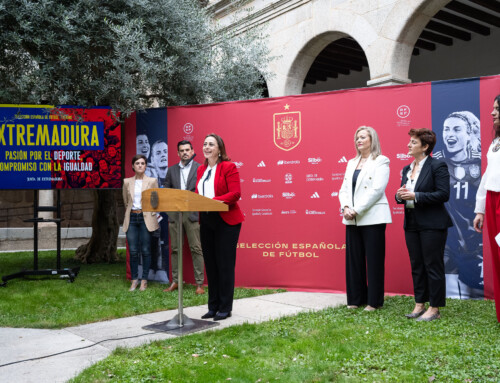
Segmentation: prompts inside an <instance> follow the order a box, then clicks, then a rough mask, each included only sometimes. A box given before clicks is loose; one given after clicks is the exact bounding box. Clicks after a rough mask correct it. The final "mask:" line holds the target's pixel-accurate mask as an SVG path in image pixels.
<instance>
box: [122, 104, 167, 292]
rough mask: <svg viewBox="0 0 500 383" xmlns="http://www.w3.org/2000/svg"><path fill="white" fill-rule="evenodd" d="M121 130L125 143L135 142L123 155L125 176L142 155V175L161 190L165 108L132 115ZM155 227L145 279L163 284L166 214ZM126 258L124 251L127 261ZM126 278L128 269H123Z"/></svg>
mask: <svg viewBox="0 0 500 383" xmlns="http://www.w3.org/2000/svg"><path fill="white" fill-rule="evenodd" d="M125 127H126V131H127V132H128V141H130V142H131V143H135V145H132V146H131V150H129V151H128V152H127V155H126V166H125V169H126V170H125V174H126V176H127V177H132V176H133V175H134V172H133V171H132V163H131V161H132V157H133V156H134V155H136V154H143V155H145V156H146V158H147V169H146V175H147V176H149V177H154V178H157V180H158V186H159V187H163V182H164V180H165V176H166V174H167V169H168V145H167V131H168V129H167V109H165V108H163V109H147V110H144V111H139V112H134V113H133V114H132V116H131V117H130V118H129V119H128V120H127V122H126V125H125ZM159 224H160V229H159V230H157V231H155V232H153V234H152V235H153V241H152V248H151V257H152V258H151V267H150V270H149V275H148V280H154V281H158V282H162V283H167V282H168V281H169V278H168V275H169V258H168V257H169V254H168V252H169V251H168V249H169V246H168V245H169V243H168V217H167V214H165V213H161V214H160V217H159ZM128 256H129V254H128V252H127V259H128ZM127 263H128V262H127ZM127 266H128V265H127ZM141 273H142V262H141V264H140V265H139V275H141ZM127 276H128V277H130V270H129V268H127Z"/></svg>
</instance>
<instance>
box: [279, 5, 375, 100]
mask: <svg viewBox="0 0 500 383" xmlns="http://www.w3.org/2000/svg"><path fill="white" fill-rule="evenodd" d="M342 37H352V38H353V39H354V40H356V41H357V42H358V44H359V45H360V46H361V48H362V49H363V51H364V52H365V55H366V56H367V60H368V66H369V70H370V71H371V67H372V65H371V62H372V60H371V58H370V57H369V56H368V54H367V48H368V47H369V46H370V44H373V42H374V41H375V40H376V39H377V32H376V31H375V29H374V28H373V26H372V25H371V24H370V23H369V22H368V21H367V20H366V19H364V18H363V17H362V16H360V15H358V14H356V13H354V12H351V11H347V10H333V11H332V12H331V13H330V14H328V13H326V12H325V13H321V12H318V13H317V14H314V25H309V27H308V28H304V29H300V30H297V31H294V36H292V37H291V39H296V41H299V42H302V44H297V46H300V49H298V50H296V51H292V52H286V54H285V55H284V56H283V57H282V59H281V60H279V61H280V62H279V66H281V67H282V68H285V72H284V73H283V69H281V70H279V69H278V70H277V71H275V73H278V75H277V76H276V77H277V78H276V81H274V82H273V84H272V85H273V86H270V92H271V96H273V95H292V94H300V93H301V91H302V85H303V82H304V79H305V76H306V75H307V72H308V70H309V68H310V66H311V64H312V63H313V61H314V59H315V58H316V56H317V55H318V54H319V53H320V52H321V51H322V50H323V49H324V48H325V47H326V46H327V45H328V44H330V43H331V42H333V41H335V40H338V39H340V38H342ZM280 72H281V73H280ZM270 85H271V84H270Z"/></svg>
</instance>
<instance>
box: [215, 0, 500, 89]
mask: <svg viewBox="0 0 500 383" xmlns="http://www.w3.org/2000/svg"><path fill="white" fill-rule="evenodd" d="M208 9H209V11H210V12H211V13H212V15H213V18H214V20H215V21H216V22H217V23H218V24H219V25H221V26H223V27H227V28H230V29H234V30H237V31H241V32H244V31H245V30H246V29H248V28H253V27H256V26H264V28H265V30H266V32H267V33H268V34H269V46H270V49H271V52H272V55H274V56H278V59H276V60H275V61H274V62H273V63H272V64H271V65H270V68H269V69H270V70H271V72H272V73H273V74H274V77H272V78H269V79H266V83H267V87H268V90H269V95H270V97H277V96H285V95H294V94H301V93H311V92H318V91H327V90H337V89H346V88H356V87H365V86H380V85H396V84H406V83H410V82H420V81H432V80H443V79H451V78H465V77H475V76H485V75H494V74H498V73H499V72H500V54H496V49H497V47H498V41H499V40H500V6H499V5H498V2H491V1H481V0H453V1H450V0H243V1H239V2H237V1H230V0H211V1H209V4H208ZM242 9H249V10H248V11H242ZM346 38H347V39H349V40H351V41H352V40H354V41H355V42H356V43H357V45H359V47H360V50H361V51H362V55H363V56H364V57H365V59H366V63H367V65H366V66H364V67H363V68H362V70H358V71H353V70H351V71H349V73H348V74H339V75H338V76H337V77H336V78H328V73H324V74H325V75H326V76H327V79H326V81H316V83H315V84H312V85H311V84H304V81H305V80H306V79H307V77H308V72H309V71H310V70H312V68H313V67H314V66H315V64H316V62H317V61H318V60H319V58H320V54H321V53H322V52H323V54H322V55H321V58H322V59H325V58H328V56H329V60H330V61H329V63H330V65H337V64H345V62H343V61H342V60H336V57H335V56H336V53H335V52H337V53H338V56H341V57H344V54H348V53H349V52H351V53H352V51H350V50H346V51H345V52H342V51H339V50H338V49H337V50H335V49H331V51H334V52H333V53H332V52H330V54H329V55H326V56H325V54H324V50H325V48H327V47H328V46H329V45H330V44H332V43H334V42H335V41H338V40H341V39H346ZM323 64H328V62H326V63H323ZM358 69H359V68H358ZM322 70H323V71H325V72H328V67H326V66H325V65H323V67H322ZM344 73H345V72H344Z"/></svg>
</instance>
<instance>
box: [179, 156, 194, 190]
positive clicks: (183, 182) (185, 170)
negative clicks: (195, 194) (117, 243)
mask: <svg viewBox="0 0 500 383" xmlns="http://www.w3.org/2000/svg"><path fill="white" fill-rule="evenodd" d="M192 164H193V161H189V164H187V165H186V166H184V165H183V164H182V162H179V167H180V168H181V189H182V190H186V182H187V180H188V177H189V172H190V171H191V165H192Z"/></svg>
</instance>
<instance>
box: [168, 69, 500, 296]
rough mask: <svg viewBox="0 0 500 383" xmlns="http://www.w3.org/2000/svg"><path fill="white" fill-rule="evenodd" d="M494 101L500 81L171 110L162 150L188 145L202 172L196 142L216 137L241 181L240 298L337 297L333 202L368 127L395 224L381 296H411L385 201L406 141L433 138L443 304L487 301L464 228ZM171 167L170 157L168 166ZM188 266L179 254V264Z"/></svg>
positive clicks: (398, 216) (476, 249)
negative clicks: (278, 291) (293, 293)
mask: <svg viewBox="0 0 500 383" xmlns="http://www.w3.org/2000/svg"><path fill="white" fill-rule="evenodd" d="M498 93H500V77H499V76H494V77H485V78H480V79H477V78H476V79H465V80H456V81H444V82H434V83H417V84H410V85H403V86H391V87H378V88H363V89H353V90H346V91H335V92H326V93H316V94H307V95H297V96H289V97H280V98H273V99H263V100H249V101H239V102H230V103H219V104H208V105H194V106H184V107H169V108H168V127H169V130H168V140H169V142H170V143H171V145H175V144H176V143H177V142H178V141H180V140H189V141H191V142H192V143H193V146H194V150H195V152H197V153H198V158H199V159H197V160H198V161H199V162H202V159H203V157H202V156H203V154H202V145H203V141H204V138H205V136H206V135H207V134H208V133H211V132H215V133H217V134H219V135H220V136H222V138H223V139H224V141H225V145H226V149H227V152H228V155H229V156H230V157H231V160H232V161H233V162H234V163H235V164H236V166H237V167H238V169H239V172H240V177H241V182H242V183H241V186H242V197H241V201H240V207H241V208H242V210H243V212H244V213H245V222H243V226H242V230H241V235H240V239H239V243H238V253H237V261H236V284H237V285H238V286H248V287H284V288H289V289H299V290H305V291H307V290H315V291H345V227H344V225H343V224H342V219H341V213H340V204H339V200H338V192H339V189H340V187H341V184H342V181H343V179H344V172H345V168H346V164H347V161H348V160H349V159H351V158H353V157H355V156H356V150H355V146H354V133H355V131H356V129H357V128H358V127H359V126H363V125H364V126H371V127H373V128H374V129H375V130H376V131H377V133H378V135H379V138H380V141H381V146H382V153H383V154H384V155H385V156H387V157H388V158H389V159H390V161H391V163H390V171H391V173H390V179H389V184H388V186H387V188H386V195H387V198H388V200H389V204H390V209H391V212H392V221H393V222H392V224H388V225H387V231H386V262H385V265H386V267H385V290H386V292H387V293H396V294H413V287H412V278H411V269H410V262H409V256H408V251H407V248H406V243H405V240H404V231H403V215H404V210H403V206H402V205H398V204H396V201H395V198H394V195H395V193H396V190H397V189H398V188H399V186H400V184H401V178H402V177H401V172H402V169H403V167H404V166H406V165H407V164H409V163H410V162H411V161H412V159H413V158H412V157H409V156H408V148H407V145H408V142H409V139H410V137H409V135H408V132H409V130H410V129H412V128H415V129H418V128H430V129H433V130H435V131H436V134H437V145H436V148H435V150H434V155H435V156H436V157H438V158H441V159H443V160H444V161H446V162H447V164H448V168H449V171H450V175H451V177H450V188H451V194H450V201H449V202H448V204H447V208H448V210H449V212H450V215H451V216H452V219H453V222H454V225H455V226H454V227H453V228H452V229H450V230H449V238H448V242H447V246H446V254H445V261H446V274H447V288H448V294H449V296H453V297H459V298H482V297H491V296H492V284H491V260H490V259H489V257H490V254H489V244H488V243H487V237H486V236H483V235H481V234H476V233H475V232H473V231H472V230H471V224H472V220H473V219H474V212H473V210H474V201H475V193H476V190H477V186H478V182H479V181H480V175H481V174H482V173H483V172H484V170H485V167H486V159H485V158H484V157H485V154H486V151H487V148H488V146H489V144H490V143H491V140H492V138H493V135H492V121H491V115H490V113H491V109H492V105H493V98H494V97H495V96H496V94H498ZM482 148H484V150H482ZM200 157H201V158H200ZM175 161H178V158H177V156H176V153H175V152H171V154H170V162H171V163H173V162H175ZM483 244H484V249H483ZM186 253H187V251H186ZM189 258H190V257H189V256H188V255H187V254H186V256H185V261H189ZM483 259H484V262H483ZM190 278H191V279H192V276H191V273H185V279H186V280H187V281H189V282H192V281H191V280H190Z"/></svg>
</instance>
